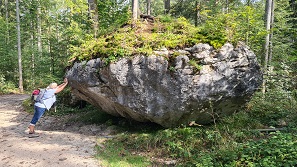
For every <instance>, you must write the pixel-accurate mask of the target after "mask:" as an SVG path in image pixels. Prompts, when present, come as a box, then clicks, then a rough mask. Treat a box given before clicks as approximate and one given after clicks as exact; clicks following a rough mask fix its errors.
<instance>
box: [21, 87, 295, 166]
mask: <svg viewBox="0 0 297 167" xmlns="http://www.w3.org/2000/svg"><path fill="white" fill-rule="evenodd" d="M29 102H30V101H25V102H24V103H25V104H29ZM50 114H52V115H54V116H60V115H67V114H73V115H75V117H72V118H71V119H72V120H70V121H71V122H76V121H80V122H82V123H84V124H97V125H102V124H104V125H106V126H107V127H115V128H116V129H117V131H115V133H116V134H113V136H112V137H111V138H109V137H110V136H108V137H100V138H98V142H97V143H98V145H97V146H96V149H97V156H96V157H97V158H98V159H99V160H100V162H102V166H104V167H105V166H106V167H113V166H121V167H122V166H123V167H125V166H127V167H134V166H140V167H141V166H145V167H146V166H153V165H156V164H157V165H156V166H162V165H163V166H166V165H165V164H164V161H169V162H170V161H173V160H174V161H176V164H175V166H190V167H192V166H197V167H204V166H207V167H212V166H214V167H217V166H232V167H233V166H264V167H266V166H267V167H269V166H295V165H297V161H296V159H297V101H296V98H295V97H294V96H293V95H291V94H288V92H285V91H281V90H275V91H270V92H268V93H266V94H265V96H263V95H262V94H261V93H260V92H259V93H256V94H255V96H254V97H253V99H252V100H251V101H250V102H249V103H248V104H247V105H246V107H245V108H243V109H242V111H239V112H237V113H235V114H233V115H231V116H228V117H225V118H222V119H221V120H219V121H216V123H215V124H211V125H204V126H200V125H193V126H191V127H188V126H180V127H176V128H163V127H160V126H159V125H156V124H153V123H139V122H135V121H131V120H127V119H124V118H118V117H113V116H110V115H108V114H105V113H103V112H100V111H98V110H97V109H96V108H95V107H93V106H91V105H87V107H86V108H84V109H80V110H78V109H77V108H70V107H66V106H63V105H62V104H60V106H59V108H58V111H57V113H55V112H52V111H51V112H50ZM280 120H281V121H282V122H285V125H280V124H279V122H280ZM271 126H273V127H281V126H284V127H285V130H284V131H281V132H273V133H269V134H267V133H261V132H259V131H258V130H257V129H262V128H268V127H271Z"/></svg>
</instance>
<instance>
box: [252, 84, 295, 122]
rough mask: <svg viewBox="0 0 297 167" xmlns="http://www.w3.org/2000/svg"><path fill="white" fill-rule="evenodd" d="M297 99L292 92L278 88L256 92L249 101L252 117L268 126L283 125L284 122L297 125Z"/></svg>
mask: <svg viewBox="0 0 297 167" xmlns="http://www.w3.org/2000/svg"><path fill="white" fill-rule="evenodd" d="M296 105H297V101H296V99H295V98H294V94H293V93H292V92H287V91H283V90H280V89H276V90H274V91H270V92H267V93H265V95H264V96H263V95H262V94H261V93H256V95H255V97H254V98H253V99H252V101H251V102H250V103H249V108H250V110H249V112H250V115H251V117H253V118H255V119H258V120H259V121H260V122H262V123H263V124H265V125H267V126H274V127H277V126H281V124H283V123H289V124H292V125H294V126H296V125H297V122H296V119H295V118H296V117H297V108H296Z"/></svg>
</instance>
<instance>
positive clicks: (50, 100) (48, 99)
mask: <svg viewBox="0 0 297 167" xmlns="http://www.w3.org/2000/svg"><path fill="white" fill-rule="evenodd" d="M67 84H68V80H67V78H65V79H64V83H62V84H60V85H58V84H57V83H51V84H50V85H49V86H48V87H47V88H46V89H45V90H44V91H43V92H42V93H40V95H39V96H40V97H37V99H38V100H36V101H35V103H34V115H33V118H32V120H31V122H30V124H29V127H28V128H29V138H33V137H38V136H39V135H38V134H37V133H35V125H36V123H37V122H38V120H39V119H40V118H41V116H42V115H43V114H44V112H45V111H46V110H49V109H50V108H51V107H52V106H53V104H54V103H55V102H56V95H55V94H57V93H59V92H61V91H62V90H63V89H64V88H65V87H66V85H67Z"/></svg>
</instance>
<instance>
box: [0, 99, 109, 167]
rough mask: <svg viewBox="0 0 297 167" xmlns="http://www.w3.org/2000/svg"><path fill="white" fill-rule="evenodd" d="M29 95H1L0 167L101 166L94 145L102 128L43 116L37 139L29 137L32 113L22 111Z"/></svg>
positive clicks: (62, 118)
mask: <svg viewBox="0 0 297 167" xmlns="http://www.w3.org/2000/svg"><path fill="white" fill-rule="evenodd" d="M27 98H29V96H28V95H0V132H1V133H0V166H5V167H8V166H11V167H19V166H22V167H29V166H30V167H31V166H36V167H58V166H65V167H68V166H69V167H83V166H85V167H98V166H100V163H99V161H98V160H97V159H95V157H94V155H95V145H96V138H97V137H98V136H96V135H98V134H101V135H108V134H107V133H105V132H103V131H102V132H101V131H100V130H101V129H102V127H100V126H97V125H80V126H75V124H74V123H73V124H69V122H68V124H65V121H64V119H65V118H64V117H51V116H48V115H46V116H44V117H42V118H41V119H40V121H39V122H38V124H37V125H36V132H37V133H39V135H40V136H39V137H37V138H29V137H28V128H27V127H28V125H29V122H30V121H31V119H32V116H33V114H29V113H27V112H25V111H23V110H22V107H21V103H22V101H23V100H25V99H27Z"/></svg>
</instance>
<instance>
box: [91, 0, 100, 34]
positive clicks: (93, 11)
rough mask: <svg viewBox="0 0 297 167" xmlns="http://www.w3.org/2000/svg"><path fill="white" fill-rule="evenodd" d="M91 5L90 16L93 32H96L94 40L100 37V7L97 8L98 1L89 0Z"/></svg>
mask: <svg viewBox="0 0 297 167" xmlns="http://www.w3.org/2000/svg"><path fill="white" fill-rule="evenodd" d="M88 4H89V14H90V18H91V19H92V22H93V30H94V38H97V36H98V29H99V22H98V21H99V16H98V7H97V4H98V3H97V0H88Z"/></svg>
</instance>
